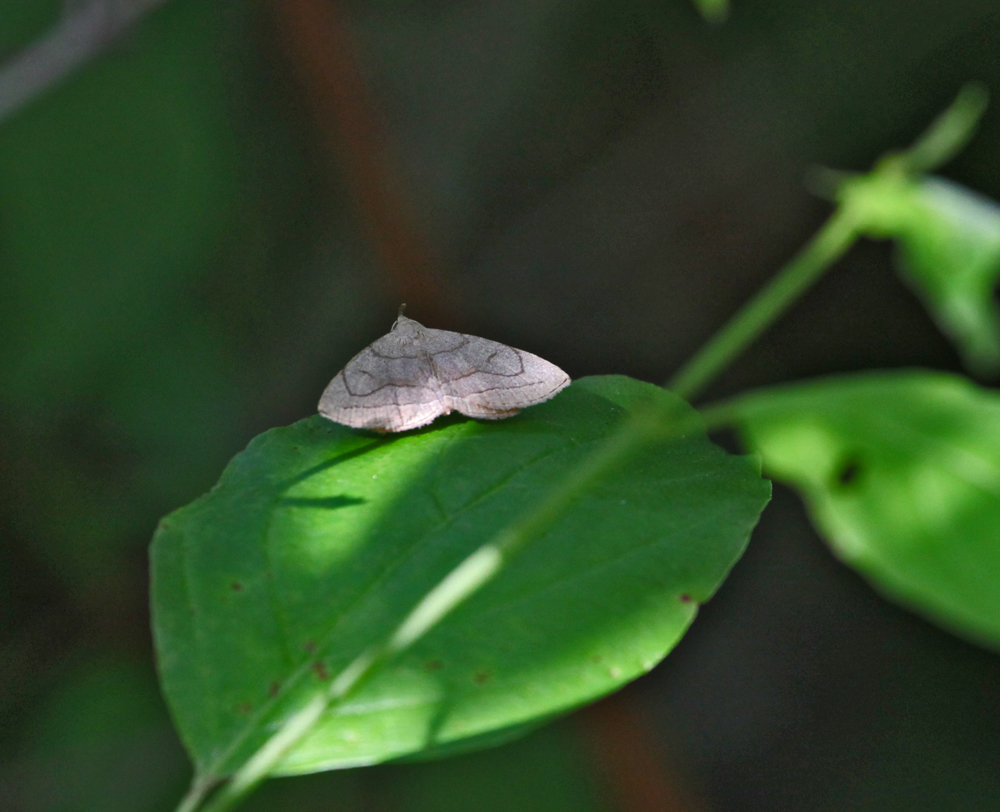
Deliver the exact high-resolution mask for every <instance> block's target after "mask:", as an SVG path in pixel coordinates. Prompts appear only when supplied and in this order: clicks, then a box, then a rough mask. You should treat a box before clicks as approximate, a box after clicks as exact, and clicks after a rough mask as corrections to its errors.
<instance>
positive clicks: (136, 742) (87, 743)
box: [0, 657, 188, 812]
mask: <svg viewBox="0 0 1000 812" xmlns="http://www.w3.org/2000/svg"><path fill="white" fill-rule="evenodd" d="M27 733H28V735H27V741H26V743H25V745H24V746H23V750H22V752H21V753H20V757H19V758H16V759H14V760H12V761H10V762H8V763H6V764H0V798H2V799H3V805H4V808H5V809H16V810H19V812H36V811H37V812H42V811H43V810H59V812H90V810H95V809H100V810H104V812H116V811H117V810H121V812H154V810H166V809H169V802H170V800H171V799H172V798H175V797H176V795H177V793H178V792H179V791H180V790H181V788H182V787H183V785H184V781H185V780H186V778H187V773H188V769H187V767H186V765H185V764H184V757H183V752H182V750H181V748H180V744H179V742H178V741H177V737H176V735H175V734H174V733H173V731H172V730H171V728H170V721H169V719H168V718H167V714H166V713H165V708H164V707H163V702H162V700H161V699H160V696H159V694H158V692H157V690H156V681H155V679H154V675H153V670H152V668H151V667H150V666H149V665H148V664H147V663H142V664H139V663H136V662H132V661H129V660H123V659H119V658H111V657H103V658H95V659H91V660H88V661H84V662H82V663H79V664H77V665H75V666H74V667H72V668H71V670H70V671H69V673H68V674H67V675H66V676H65V677H64V679H63V681H62V683H61V684H60V685H58V686H57V687H56V689H55V690H54V691H53V692H52V693H51V695H50V696H48V697H47V699H46V701H45V703H44V705H43V706H42V708H41V709H40V710H39V712H38V713H37V715H36V716H35V718H34V719H33V720H32V722H31V723H30V724H29V729H28V732H27Z"/></svg>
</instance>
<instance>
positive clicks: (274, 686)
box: [267, 682, 281, 696]
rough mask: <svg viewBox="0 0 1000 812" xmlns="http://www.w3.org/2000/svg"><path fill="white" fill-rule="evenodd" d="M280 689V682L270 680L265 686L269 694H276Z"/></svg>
mask: <svg viewBox="0 0 1000 812" xmlns="http://www.w3.org/2000/svg"><path fill="white" fill-rule="evenodd" d="M280 690H281V683H280V682H272V683H271V684H270V685H269V686H268V687H267V693H268V695H270V696H277V695H278V691H280Z"/></svg>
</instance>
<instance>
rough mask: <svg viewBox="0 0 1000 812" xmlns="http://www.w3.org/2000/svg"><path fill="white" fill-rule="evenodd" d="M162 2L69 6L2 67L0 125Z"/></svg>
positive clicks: (101, 0)
mask: <svg viewBox="0 0 1000 812" xmlns="http://www.w3.org/2000/svg"><path fill="white" fill-rule="evenodd" d="M164 2H166V0H90V1H89V2H85V3H77V4H72V5H70V6H69V7H68V8H67V10H66V13H65V14H63V16H62V18H61V19H60V20H59V22H58V23H56V25H55V26H54V27H53V28H52V29H51V30H50V31H49V32H48V33H47V34H45V35H44V36H42V37H41V38H40V39H39V40H37V41H36V42H34V43H33V44H31V45H29V46H28V47H26V48H24V49H23V50H22V51H21V52H20V53H18V54H17V55H16V56H14V58H13V59H11V60H10V61H9V62H8V63H7V64H6V65H4V66H3V67H0V121H3V120H5V119H7V118H9V117H10V116H12V115H13V114H14V113H16V112H17V111H18V110H20V109H21V108H22V107H24V106H25V105H26V104H28V103H29V102H31V101H32V100H34V99H35V98H37V97H38V96H40V95H42V94H43V93H45V91H47V90H49V89H50V88H52V87H54V86H55V85H57V84H58V83H59V82H61V81H62V80H63V79H65V78H66V77H67V76H69V75H70V74H71V73H72V72H73V71H74V70H76V69H77V68H78V67H80V66H81V65H83V64H85V63H86V62H88V61H89V60H91V59H93V58H94V57H96V56H97V55H99V54H101V53H102V52H103V51H104V50H105V49H106V48H107V47H108V46H109V45H110V44H111V43H112V42H114V41H115V40H116V39H117V38H118V37H120V36H121V35H122V33H124V32H125V31H126V30H127V29H128V28H130V27H131V26H132V25H133V24H134V23H136V22H137V21H138V20H139V19H140V18H141V17H142V16H143V15H144V14H146V13H147V12H149V11H152V10H153V9H154V8H156V7H157V6H159V5H162V4H163V3H164Z"/></svg>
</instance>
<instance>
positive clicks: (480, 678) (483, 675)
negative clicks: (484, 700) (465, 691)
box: [472, 671, 490, 685]
mask: <svg viewBox="0 0 1000 812" xmlns="http://www.w3.org/2000/svg"><path fill="white" fill-rule="evenodd" d="M489 678H490V673H489V672H488V671H480V672H479V673H478V674H476V676H474V677H473V678H472V681H473V682H474V683H476V685H482V684H483V683H484V682H486V681H487V680H488V679H489Z"/></svg>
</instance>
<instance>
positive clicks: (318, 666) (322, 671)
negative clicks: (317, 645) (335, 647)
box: [312, 660, 330, 681]
mask: <svg viewBox="0 0 1000 812" xmlns="http://www.w3.org/2000/svg"><path fill="white" fill-rule="evenodd" d="M312 670H313V671H315V672H316V676H317V677H319V678H320V679H321V680H324V681H326V680H328V679H330V674H329V673H328V672H327V670H326V666H325V665H323V661H322V660H317V661H316V662H314V663H313V664H312Z"/></svg>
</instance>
